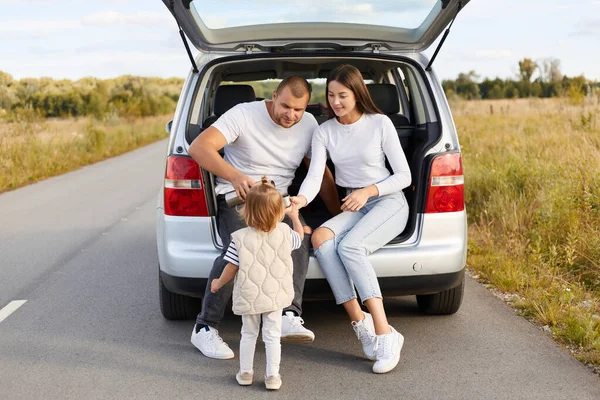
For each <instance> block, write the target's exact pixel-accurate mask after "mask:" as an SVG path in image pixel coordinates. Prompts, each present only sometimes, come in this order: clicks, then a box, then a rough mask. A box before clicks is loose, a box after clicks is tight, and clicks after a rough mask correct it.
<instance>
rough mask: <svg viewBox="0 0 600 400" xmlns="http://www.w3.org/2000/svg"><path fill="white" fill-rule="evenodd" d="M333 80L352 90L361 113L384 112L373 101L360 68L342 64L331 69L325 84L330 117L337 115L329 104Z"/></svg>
mask: <svg viewBox="0 0 600 400" xmlns="http://www.w3.org/2000/svg"><path fill="white" fill-rule="evenodd" d="M331 81H337V82H339V83H341V84H342V85H344V86H345V87H347V88H348V89H350V90H352V92H353V93H354V97H355V98H356V107H357V108H358V111H360V112H361V113H366V114H383V113H382V112H381V110H379V108H377V106H376V105H375V103H374V102H373V99H372V98H371V95H370V94H369V90H368V89H367V85H365V81H364V80H363V77H362V74H361V73H360V71H359V70H358V68H356V67H354V66H352V65H349V64H342V65H339V66H337V67H336V68H335V69H334V70H333V71H331V73H330V74H329V76H328V77H327V85H325V91H326V92H325V99H326V100H327V111H328V113H329V118H333V117H335V113H334V112H333V108H331V104H329V96H328V93H329V82H331Z"/></svg>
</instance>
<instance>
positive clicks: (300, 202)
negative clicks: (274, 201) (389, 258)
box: [290, 194, 308, 209]
mask: <svg viewBox="0 0 600 400" xmlns="http://www.w3.org/2000/svg"><path fill="white" fill-rule="evenodd" d="M290 202H291V203H292V204H294V205H295V206H296V207H298V208H299V209H300V208H302V207H306V204H308V201H307V200H306V197H304V196H303V195H301V194H299V195H298V196H290Z"/></svg>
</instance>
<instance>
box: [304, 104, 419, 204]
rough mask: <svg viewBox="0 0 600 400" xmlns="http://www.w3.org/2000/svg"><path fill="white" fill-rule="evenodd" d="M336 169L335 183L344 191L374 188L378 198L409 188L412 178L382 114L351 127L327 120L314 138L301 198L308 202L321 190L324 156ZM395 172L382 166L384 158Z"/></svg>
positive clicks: (394, 133) (393, 130) (393, 131)
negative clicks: (303, 197)
mask: <svg viewBox="0 0 600 400" xmlns="http://www.w3.org/2000/svg"><path fill="white" fill-rule="evenodd" d="M328 152H329V155H330V157H331V161H333V165H335V182H336V183H337V184H338V185H339V186H342V187H345V188H352V189H356V188H364V187H367V186H370V185H376V186H377V189H378V190H379V196H384V195H386V194H389V193H392V192H396V191H400V190H402V189H404V188H405V187H407V186H408V185H410V182H411V175H410V168H409V167H408V162H407V161H406V156H405V155H404V152H403V151H402V146H401V145H400V139H399V138H398V133H397V131H396V128H394V124H393V123H392V121H391V120H390V119H389V118H388V117H387V116H386V115H383V114H363V115H362V116H361V117H360V118H359V119H358V121H356V122H355V123H353V124H348V125H344V124H340V122H339V121H338V120H337V119H336V118H332V119H330V120H327V121H326V122H324V123H323V124H321V126H319V128H318V129H317V130H316V131H315V133H314V134H313V139H312V159H311V163H310V168H309V170H308V174H307V175H306V179H305V180H304V182H302V186H301V187H300V192H299V193H300V194H302V195H304V196H305V197H306V199H307V200H308V202H311V201H312V200H313V199H314V198H315V196H316V195H317V193H318V192H319V189H320V187H321V181H322V179H323V171H324V170H325V163H326V162H327V153H328ZM386 156H387V159H388V161H389V162H390V165H391V167H392V170H393V171H394V174H390V171H388V169H387V168H386V166H385V158H386Z"/></svg>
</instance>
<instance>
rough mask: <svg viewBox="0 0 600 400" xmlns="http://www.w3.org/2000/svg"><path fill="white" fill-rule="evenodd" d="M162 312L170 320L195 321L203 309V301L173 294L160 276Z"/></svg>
mask: <svg viewBox="0 0 600 400" xmlns="http://www.w3.org/2000/svg"><path fill="white" fill-rule="evenodd" d="M158 285H159V297H160V312H161V313H162V315H163V317H165V318H166V319H168V320H185V319H195V318H196V316H197V315H198V313H199V312H200V311H201V309H202V299H197V298H194V297H188V296H183V295H181V294H177V293H173V292H171V291H170V290H169V289H167V288H166V286H165V284H164V283H163V281H162V278H161V276H160V274H159V275H158Z"/></svg>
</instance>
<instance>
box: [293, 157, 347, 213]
mask: <svg viewBox="0 0 600 400" xmlns="http://www.w3.org/2000/svg"><path fill="white" fill-rule="evenodd" d="M304 165H306V168H309V166H310V158H306V157H305V158H304ZM319 196H320V197H321V199H323V202H324V203H325V207H327V211H329V212H330V213H331V215H334V216H335V215H338V214H339V213H341V212H342V210H341V206H342V205H341V203H340V198H339V196H338V191H337V186H335V180H334V179H333V174H332V173H331V170H330V169H329V167H327V166H326V167H325V172H323V181H322V183H321V189H320V190H319ZM302 197H303V196H302Z"/></svg>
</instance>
